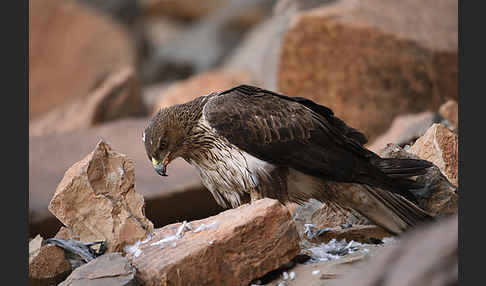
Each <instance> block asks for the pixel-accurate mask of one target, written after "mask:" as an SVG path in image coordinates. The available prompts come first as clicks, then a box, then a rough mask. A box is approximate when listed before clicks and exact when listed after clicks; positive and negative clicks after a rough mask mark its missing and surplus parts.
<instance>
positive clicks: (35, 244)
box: [29, 234, 44, 263]
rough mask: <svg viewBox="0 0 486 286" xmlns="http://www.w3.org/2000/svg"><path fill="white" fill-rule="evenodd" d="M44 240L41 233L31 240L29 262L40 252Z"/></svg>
mask: <svg viewBox="0 0 486 286" xmlns="http://www.w3.org/2000/svg"><path fill="white" fill-rule="evenodd" d="M43 241H44V239H43V238H42V236H41V235H40V234H38V235H36V237H34V238H33V239H32V240H31V241H29V263H30V262H32V259H33V258H34V257H36V256H37V254H38V253H39V250H40V248H41V246H42V242H43Z"/></svg>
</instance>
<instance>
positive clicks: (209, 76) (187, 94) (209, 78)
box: [153, 70, 252, 114]
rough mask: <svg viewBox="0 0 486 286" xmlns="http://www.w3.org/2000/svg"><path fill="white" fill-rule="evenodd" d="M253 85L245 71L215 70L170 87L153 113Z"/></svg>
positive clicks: (161, 96)
mask: <svg viewBox="0 0 486 286" xmlns="http://www.w3.org/2000/svg"><path fill="white" fill-rule="evenodd" d="M244 83H246V84H251V83H252V80H251V76H250V75H249V74H248V73H246V72H243V71H231V70H214V71H208V72H205V73H202V74H198V75H196V76H194V77H191V78H189V79H187V80H183V81H179V82H176V83H174V84H172V85H171V86H169V87H168V88H167V89H166V90H164V91H163V93H162V94H161V95H160V99H159V100H158V101H157V104H156V105H155V109H154V110H153V113H154V114H155V113H157V112H158V111H159V110H160V108H162V107H168V106H171V105H175V104H181V103H185V102H187V101H190V100H192V99H194V98H196V97H199V96H202V95H206V94H208V93H211V92H216V91H224V90H226V89H229V88H232V87H234V86H237V85H239V84H244Z"/></svg>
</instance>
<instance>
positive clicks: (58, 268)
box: [29, 235, 71, 286]
mask: <svg viewBox="0 0 486 286" xmlns="http://www.w3.org/2000/svg"><path fill="white" fill-rule="evenodd" d="M69 273H71V264H70V263H69V261H68V260H67V259H66V257H65V254H64V251H63V250H62V249H61V248H59V247H56V246H53V245H45V244H44V243H43V239H42V237H41V236H40V235H38V236H36V237H35V238H34V239H33V240H31V241H30V242H29V280H30V285H46V286H47V285H52V284H57V283H59V282H61V281H63V280H64V279H65V278H66V277H67V276H68V275H69Z"/></svg>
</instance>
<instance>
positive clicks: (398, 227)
mask: <svg viewBox="0 0 486 286" xmlns="http://www.w3.org/2000/svg"><path fill="white" fill-rule="evenodd" d="M365 193H366V194H367V197H368V198H369V199H370V200H372V201H374V205H375V207H373V208H367V207H364V206H363V205H359V204H357V205H355V206H354V207H353V208H354V209H355V210H356V211H358V212H359V213H361V214H362V215H363V216H365V217H366V218H368V219H369V220H371V221H373V222H374V223H376V224H377V225H380V226H381V227H383V228H385V229H386V230H387V231H389V232H391V233H393V234H399V233H401V232H404V231H406V230H407V229H408V228H410V227H414V226H416V225H418V224H421V223H424V222H429V221H433V220H434V218H433V217H432V216H431V215H429V214H428V213H427V212H425V211H424V210H422V209H421V208H419V207H418V206H416V205H415V204H413V203H412V202H410V201H409V200H407V199H405V198H404V197H402V196H400V195H396V194H393V193H390V192H387V191H385V190H380V189H375V188H371V187H366V191H365Z"/></svg>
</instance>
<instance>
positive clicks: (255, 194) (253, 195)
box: [250, 189, 263, 203]
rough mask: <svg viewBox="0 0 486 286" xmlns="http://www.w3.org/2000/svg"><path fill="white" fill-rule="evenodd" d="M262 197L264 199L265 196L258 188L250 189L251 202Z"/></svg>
mask: <svg viewBox="0 0 486 286" xmlns="http://www.w3.org/2000/svg"><path fill="white" fill-rule="evenodd" d="M261 199H263V196H262V195H261V194H260V193H259V192H258V191H257V190H256V189H251V190H250V200H251V201H250V203H253V202H254V201H257V200H261Z"/></svg>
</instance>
